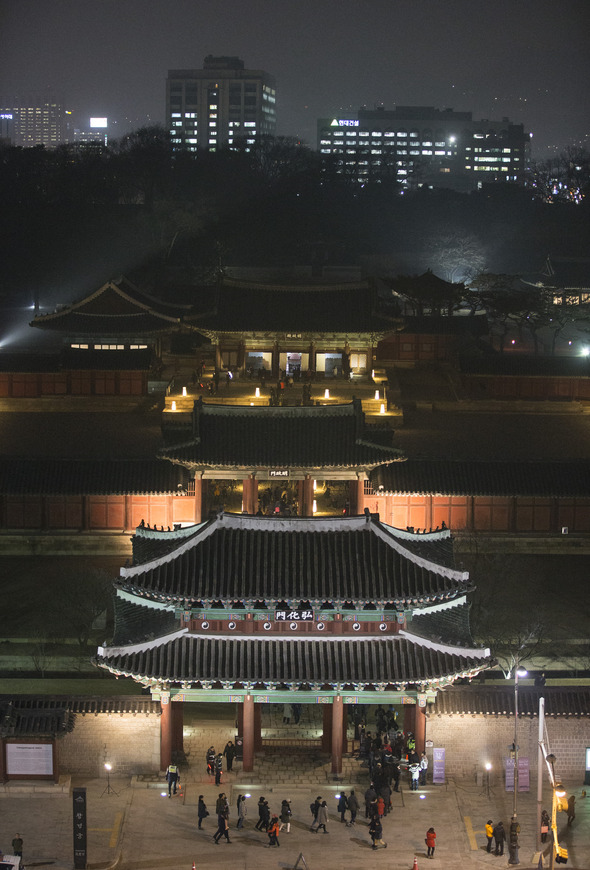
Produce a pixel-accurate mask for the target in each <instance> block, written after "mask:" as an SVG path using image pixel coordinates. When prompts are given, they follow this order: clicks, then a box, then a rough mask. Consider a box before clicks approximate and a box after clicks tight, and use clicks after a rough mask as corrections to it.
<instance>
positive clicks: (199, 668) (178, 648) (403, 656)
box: [97, 635, 482, 684]
mask: <svg viewBox="0 0 590 870" xmlns="http://www.w3.org/2000/svg"><path fill="white" fill-rule="evenodd" d="M97 663H98V664H99V665H102V666H106V667H109V668H113V669H115V670H116V671H120V672H122V673H124V674H127V675H142V676H144V677H146V678H148V679H160V680H166V681H170V682H184V681H187V680H188V681H191V682H201V681H210V680H211V679H214V680H219V681H229V682H231V683H238V682H239V683H243V682H251V683H256V682H261V683H267V682H275V683H276V682H279V683H280V682H286V683H287V682H288V683H318V682H319V683H322V684H324V683H335V682H340V683H341V682H345V683H353V684H359V683H361V684H362V683H364V684H371V683H376V682H377V683H379V682H380V683H383V682H385V683H393V684H396V683H398V684H399V683H416V682H418V683H420V682H423V681H428V680H432V679H442V678H443V677H445V676H447V675H449V674H456V673H461V672H463V671H465V670H470V669H471V668H475V669H479V668H481V666H482V659H481V658H475V657H471V656H469V655H460V654H454V653H452V652H441V651H437V650H433V649H431V648H428V647H427V646H420V645H418V644H415V643H413V642H412V641H411V640H409V639H407V638H399V637H398V638H395V639H387V640H385V639H384V640H370V641H360V640H359V641H356V640H354V641H348V642H346V643H343V642H334V641H323V640H322V641H297V640H292V639H289V640H270V639H268V640H246V639H241V638H240V639H235V640H234V639H232V640H228V639H226V638H224V639H222V638H219V639H216V638H212V637H211V638H210V637H196V636H188V635H185V636H183V637H177V638H175V639H174V640H172V641H170V642H168V643H164V644H162V645H160V646H157V647H152V648H150V649H145V650H143V651H137V652H131V653H127V654H125V653H123V654H115V655H110V656H98V658H97Z"/></svg>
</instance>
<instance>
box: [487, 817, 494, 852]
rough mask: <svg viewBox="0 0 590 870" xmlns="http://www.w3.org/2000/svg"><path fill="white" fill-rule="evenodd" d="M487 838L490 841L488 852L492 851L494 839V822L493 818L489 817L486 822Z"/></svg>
mask: <svg viewBox="0 0 590 870" xmlns="http://www.w3.org/2000/svg"><path fill="white" fill-rule="evenodd" d="M486 839H487V841H488V845H487V848H486V852H491V851H492V840H493V839H494V823H493V822H492V820H491V819H488V820H487V822H486Z"/></svg>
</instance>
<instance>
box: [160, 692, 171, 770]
mask: <svg viewBox="0 0 590 870" xmlns="http://www.w3.org/2000/svg"><path fill="white" fill-rule="evenodd" d="M160 708H161V710H162V715H161V716H160V770H167V768H168V765H169V764H170V763H171V761H172V741H173V726H172V710H171V709H170V708H171V704H170V692H162V694H161V696H160Z"/></svg>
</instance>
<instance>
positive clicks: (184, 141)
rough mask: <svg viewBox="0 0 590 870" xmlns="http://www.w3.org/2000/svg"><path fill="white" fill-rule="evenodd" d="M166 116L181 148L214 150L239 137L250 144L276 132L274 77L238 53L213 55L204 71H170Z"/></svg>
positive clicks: (205, 63) (229, 144)
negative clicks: (246, 64)
mask: <svg viewBox="0 0 590 870" xmlns="http://www.w3.org/2000/svg"><path fill="white" fill-rule="evenodd" d="M166 118H167V120H168V124H169V130H170V136H171V139H172V144H173V146H174V148H176V149H186V150H189V151H197V150H202V149H204V150H208V151H215V150H217V149H218V148H220V147H222V146H230V147H231V146H232V145H233V144H234V143H235V141H236V139H242V140H245V143H246V147H247V146H248V145H251V144H253V142H254V140H255V138H256V137H257V136H260V135H265V134H270V135H274V133H275V128H276V85H275V80H274V78H273V77H272V76H270V75H269V74H268V73H266V72H264V71H263V70H252V69H244V61H243V60H240V58H239V57H213V56H212V55H209V56H208V57H206V58H205V61H204V63H203V69H173V70H169V71H168V78H167V80H166Z"/></svg>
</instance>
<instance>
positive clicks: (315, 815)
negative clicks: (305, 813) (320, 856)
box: [309, 795, 322, 834]
mask: <svg viewBox="0 0 590 870" xmlns="http://www.w3.org/2000/svg"><path fill="white" fill-rule="evenodd" d="M321 805H322V799H321V797H320V796H319V795H318V796H317V798H316V799H315V800H314V802H313V803H312V804H310V805H309V809H310V810H311V815H312V820H311V828H310V829H309V830H310V831H313V832H314V834H317V824H318V813H319V811H320V807H321Z"/></svg>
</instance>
